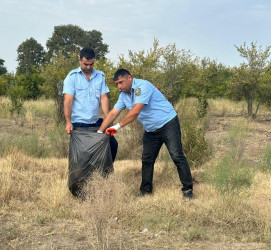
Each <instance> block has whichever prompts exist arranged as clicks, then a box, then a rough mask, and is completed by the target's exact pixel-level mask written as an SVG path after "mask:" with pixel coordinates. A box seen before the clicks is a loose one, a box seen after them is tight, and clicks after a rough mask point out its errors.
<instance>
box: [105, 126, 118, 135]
mask: <svg viewBox="0 0 271 250" xmlns="http://www.w3.org/2000/svg"><path fill="white" fill-rule="evenodd" d="M105 133H106V134H108V135H111V136H112V135H114V134H116V133H117V130H116V129H114V128H108V129H107V130H106V131H105Z"/></svg>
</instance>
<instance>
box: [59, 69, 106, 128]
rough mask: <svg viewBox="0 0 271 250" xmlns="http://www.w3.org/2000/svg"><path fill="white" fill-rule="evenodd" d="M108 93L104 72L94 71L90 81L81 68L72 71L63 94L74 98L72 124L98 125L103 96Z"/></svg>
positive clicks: (67, 78)
mask: <svg viewBox="0 0 271 250" xmlns="http://www.w3.org/2000/svg"><path fill="white" fill-rule="evenodd" d="M108 92H109V89H108V87H107V85H106V83H105V77H104V73H103V72H102V71H99V70H95V69H93V70H92V73H91V78H90V81H89V80H88V79H87V78H86V76H85V75H84V73H83V72H82V70H81V68H80V67H79V68H77V69H74V70H72V71H71V72H70V73H69V74H68V75H67V77H66V78H65V80H64V86H63V94H70V95H73V96H74V99H73V104H72V114H71V122H72V123H75V122H81V123H87V124H94V123H96V122H97V121H98V119H99V112H100V100H101V95H102V94H105V93H108Z"/></svg>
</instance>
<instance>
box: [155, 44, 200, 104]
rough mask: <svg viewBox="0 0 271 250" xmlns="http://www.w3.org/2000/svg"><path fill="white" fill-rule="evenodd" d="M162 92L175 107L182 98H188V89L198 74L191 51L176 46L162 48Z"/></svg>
mask: <svg viewBox="0 0 271 250" xmlns="http://www.w3.org/2000/svg"><path fill="white" fill-rule="evenodd" d="M160 60H161V65H160V67H161V75H160V77H159V78H160V79H161V83H160V85H161V87H160V90H161V92H162V93H163V94H164V95H165V96H166V98H167V99H168V100H169V102H171V103H172V104H173V105H174V104H176V103H177V102H178V100H179V99H180V96H186V91H185V89H186V87H185V86H189V85H191V84H192V83H193V78H194V77H195V74H196V73H197V70H196V68H195V61H196V59H193V54H192V53H191V52H190V51H185V50H178V49H177V48H176V46H175V44H173V45H172V44H170V45H168V46H166V47H165V48H162V53H161V59H160Z"/></svg>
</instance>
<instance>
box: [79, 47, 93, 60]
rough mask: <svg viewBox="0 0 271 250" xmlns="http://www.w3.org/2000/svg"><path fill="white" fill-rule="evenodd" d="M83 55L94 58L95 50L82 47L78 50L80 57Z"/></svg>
mask: <svg viewBox="0 0 271 250" xmlns="http://www.w3.org/2000/svg"><path fill="white" fill-rule="evenodd" d="M83 57H85V58H86V59H87V60H90V59H92V58H95V52H94V50H93V49H91V48H83V49H81V51H80V59H82V58H83Z"/></svg>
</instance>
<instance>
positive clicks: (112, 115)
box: [99, 108, 121, 132]
mask: <svg viewBox="0 0 271 250" xmlns="http://www.w3.org/2000/svg"><path fill="white" fill-rule="evenodd" d="M120 112H121V110H118V109H115V108H113V109H111V110H110V112H109V113H108V114H107V116H106V118H105V119H104V121H103V123H102V125H101V127H100V128H99V131H101V132H104V131H105V129H107V128H108V127H109V126H110V125H111V124H112V122H113V121H114V120H115V119H116V118H117V117H118V116H119V114H120Z"/></svg>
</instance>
